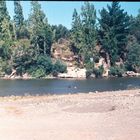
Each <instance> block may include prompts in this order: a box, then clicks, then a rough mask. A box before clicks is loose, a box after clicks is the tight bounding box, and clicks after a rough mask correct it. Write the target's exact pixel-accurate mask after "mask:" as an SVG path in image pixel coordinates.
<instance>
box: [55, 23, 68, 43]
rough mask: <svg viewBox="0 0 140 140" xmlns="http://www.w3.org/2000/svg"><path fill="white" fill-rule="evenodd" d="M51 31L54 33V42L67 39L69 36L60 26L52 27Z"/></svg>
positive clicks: (65, 29) (66, 30)
mask: <svg viewBox="0 0 140 140" xmlns="http://www.w3.org/2000/svg"><path fill="white" fill-rule="evenodd" d="M52 31H53V32H54V41H56V42H57V41H58V40H59V39H61V38H64V39H67V38H68V36H69V30H68V29H67V28H66V27H65V26H63V25H62V24H59V25H58V26H57V25H53V26H52Z"/></svg>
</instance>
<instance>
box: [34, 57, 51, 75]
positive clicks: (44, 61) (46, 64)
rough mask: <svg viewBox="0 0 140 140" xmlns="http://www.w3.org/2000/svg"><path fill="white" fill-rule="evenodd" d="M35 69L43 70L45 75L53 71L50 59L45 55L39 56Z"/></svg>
mask: <svg viewBox="0 0 140 140" xmlns="http://www.w3.org/2000/svg"><path fill="white" fill-rule="evenodd" d="M37 67H39V68H40V67H41V68H42V69H44V71H45V74H47V75H48V74H50V73H51V72H52V69H53V64H52V61H51V58H50V57H48V56H46V55H40V56H38V58H37Z"/></svg>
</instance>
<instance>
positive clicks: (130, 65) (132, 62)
mask: <svg viewBox="0 0 140 140" xmlns="http://www.w3.org/2000/svg"><path fill="white" fill-rule="evenodd" d="M125 65H126V69H127V70H129V71H135V72H140V44H138V43H137V42H136V41H135V42H133V43H132V44H130V45H129V46H128V53H127V59H126V63H125Z"/></svg>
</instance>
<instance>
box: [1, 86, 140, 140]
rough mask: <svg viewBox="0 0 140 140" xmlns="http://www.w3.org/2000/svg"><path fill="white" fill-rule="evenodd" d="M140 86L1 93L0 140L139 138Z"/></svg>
mask: <svg viewBox="0 0 140 140" xmlns="http://www.w3.org/2000/svg"><path fill="white" fill-rule="evenodd" d="M139 130H140V89H136V90H125V91H112V92H98V93H88V94H83V93H79V94H73V95H71V94H69V95H50V96H47V95H46V96H10V97H0V139H1V140H140V133H139Z"/></svg>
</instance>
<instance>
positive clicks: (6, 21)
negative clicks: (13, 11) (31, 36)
mask: <svg viewBox="0 0 140 140" xmlns="http://www.w3.org/2000/svg"><path fill="white" fill-rule="evenodd" d="M0 33H1V34H0V38H1V39H3V40H5V39H9V38H10V36H11V35H10V16H9V14H8V11H7V7H6V1H4V0H1V1H0Z"/></svg>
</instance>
